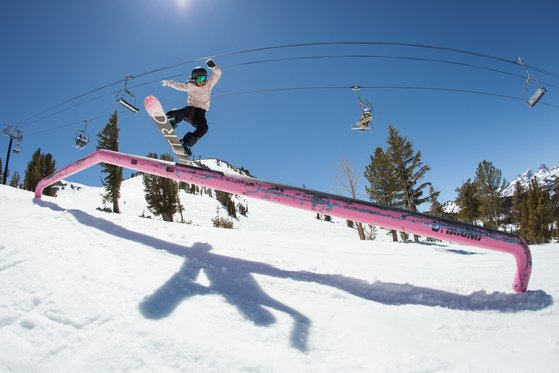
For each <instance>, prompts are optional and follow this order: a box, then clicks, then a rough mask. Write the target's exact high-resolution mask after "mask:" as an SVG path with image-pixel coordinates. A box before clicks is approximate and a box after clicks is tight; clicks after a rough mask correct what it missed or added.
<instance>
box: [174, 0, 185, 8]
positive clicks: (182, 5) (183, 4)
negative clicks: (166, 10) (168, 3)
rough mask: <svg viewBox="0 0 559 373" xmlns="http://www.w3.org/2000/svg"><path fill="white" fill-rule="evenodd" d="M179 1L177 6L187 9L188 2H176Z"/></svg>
mask: <svg viewBox="0 0 559 373" xmlns="http://www.w3.org/2000/svg"><path fill="white" fill-rule="evenodd" d="M176 1H177V6H178V7H179V8H180V9H185V8H186V5H187V4H188V0H176Z"/></svg>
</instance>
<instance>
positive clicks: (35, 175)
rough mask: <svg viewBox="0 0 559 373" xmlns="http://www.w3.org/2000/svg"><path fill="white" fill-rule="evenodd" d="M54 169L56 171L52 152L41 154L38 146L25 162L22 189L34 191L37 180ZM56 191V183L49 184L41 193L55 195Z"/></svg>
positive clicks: (51, 172)
mask: <svg viewBox="0 0 559 373" xmlns="http://www.w3.org/2000/svg"><path fill="white" fill-rule="evenodd" d="M54 171H56V162H55V161H54V159H53V157H52V154H50V153H47V154H43V153H41V148H38V149H37V150H35V152H33V154H32V156H31V160H30V161H29V163H27V168H26V170H25V178H24V180H23V189H25V190H29V191H35V188H36V187H37V184H38V183H39V181H41V179H43V178H45V177H47V176H49V175H51V174H53V173H54ZM57 191H58V187H57V186H56V185H50V186H48V187H46V188H45V189H44V190H43V194H44V195H46V196H51V197H56V192H57Z"/></svg>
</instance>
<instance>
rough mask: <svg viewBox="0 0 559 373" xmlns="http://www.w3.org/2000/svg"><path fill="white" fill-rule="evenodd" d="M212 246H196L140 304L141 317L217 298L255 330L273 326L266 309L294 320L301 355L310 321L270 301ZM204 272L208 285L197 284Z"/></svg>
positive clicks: (294, 340)
mask: <svg viewBox="0 0 559 373" xmlns="http://www.w3.org/2000/svg"><path fill="white" fill-rule="evenodd" d="M211 249H212V248H211V246H210V245H208V244H204V243H195V244H194V245H193V246H192V247H191V248H189V249H188V255H189V257H187V258H186V259H185V261H184V263H183V265H182V267H181V268H180V269H179V271H178V272H177V273H175V274H174V275H173V276H172V277H171V278H170V279H169V280H168V281H167V282H166V283H165V284H164V285H163V286H161V287H160V288H159V289H157V290H156V291H155V292H154V293H153V294H152V295H150V296H148V297H146V298H145V299H144V300H143V301H142V302H141V303H140V311H141V313H142V314H143V315H144V316H145V317H147V318H149V319H161V318H164V317H167V316H169V315H170V314H171V313H172V312H173V311H174V309H175V308H176V307H177V306H178V305H179V304H180V303H181V302H183V301H185V300H186V299H188V298H191V297H193V296H196V295H207V294H219V295H221V296H223V297H224V298H225V300H226V301H227V302H228V303H229V304H231V305H233V306H235V307H236V308H237V309H238V310H239V312H240V313H241V314H242V315H243V316H244V317H245V318H246V319H247V320H250V321H252V322H253V323H254V324H256V325H258V326H269V325H271V324H273V323H275V322H276V318H275V317H274V315H273V314H272V313H271V312H270V311H268V310H267V309H266V308H265V307H269V308H272V309H275V310H278V311H281V312H285V313H286V314H288V315H290V316H291V317H292V318H293V320H294V326H293V329H292V332H291V337H290V340H291V345H292V346H293V347H295V348H297V349H298V350H300V351H306V350H307V336H308V331H309V327H310V325H311V321H310V320H309V319H308V318H307V317H306V316H305V315H303V314H301V313H300V312H298V311H297V310H295V309H293V308H291V307H289V306H287V305H285V304H283V303H281V302H279V301H278V300H276V299H274V298H272V297H270V296H269V295H268V294H266V293H265V292H264V290H262V288H261V287H260V286H259V285H258V282H257V281H256V280H255V278H254V277H253V276H252V274H251V272H250V271H249V270H247V268H245V267H244V266H242V265H239V264H241V263H237V262H236V260H235V259H232V258H227V257H223V256H220V255H213V254H210V253H209V252H210V250H211ZM202 270H204V272H205V274H206V276H207V278H208V280H209V282H210V285H208V286H204V285H201V284H200V283H198V282H196V280H197V278H198V277H199V275H200V272H201V271H202Z"/></svg>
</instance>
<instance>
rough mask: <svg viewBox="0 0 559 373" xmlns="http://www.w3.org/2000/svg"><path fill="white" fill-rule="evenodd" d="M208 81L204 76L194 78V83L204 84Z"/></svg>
mask: <svg viewBox="0 0 559 373" xmlns="http://www.w3.org/2000/svg"><path fill="white" fill-rule="evenodd" d="M207 79H208V77H207V76H205V75H200V76H197V77H196V83H204V82H205V81H206V80H207Z"/></svg>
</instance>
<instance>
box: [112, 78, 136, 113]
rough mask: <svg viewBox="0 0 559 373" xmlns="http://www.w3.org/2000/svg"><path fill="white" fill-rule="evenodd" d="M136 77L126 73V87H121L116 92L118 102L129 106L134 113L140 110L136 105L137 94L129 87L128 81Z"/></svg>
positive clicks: (126, 106)
mask: <svg viewBox="0 0 559 373" xmlns="http://www.w3.org/2000/svg"><path fill="white" fill-rule="evenodd" d="M132 78H134V77H133V76H132V75H126V78H124V88H122V89H120V90H119V91H118V92H117V94H116V102H118V103H119V104H121V105H122V106H124V107H125V108H127V109H128V110H130V111H131V112H133V113H137V112H138V111H140V109H138V108H137V107H136V96H135V95H134V94H133V93H132V92H130V90H129V89H128V87H127V85H128V81H129V80H130V79H132Z"/></svg>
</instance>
